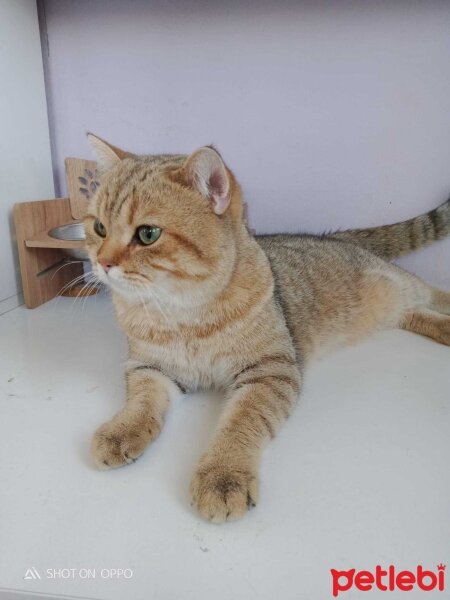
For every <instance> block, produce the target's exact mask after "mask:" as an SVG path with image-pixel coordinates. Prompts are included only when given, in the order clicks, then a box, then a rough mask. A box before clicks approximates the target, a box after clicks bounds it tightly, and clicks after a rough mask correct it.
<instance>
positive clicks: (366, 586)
mask: <svg viewBox="0 0 450 600" xmlns="http://www.w3.org/2000/svg"><path fill="white" fill-rule="evenodd" d="M330 572H331V578H332V587H333V596H334V597H336V596H338V595H339V593H340V592H347V591H348V590H350V589H352V588H353V587H355V588H356V589H358V590H360V591H361V592H370V590H372V589H374V588H375V589H377V590H380V591H382V592H393V591H394V590H400V591H402V592H410V591H411V590H414V589H419V590H423V591H424V592H431V591H432V590H436V589H437V590H439V591H440V592H443V591H444V588H445V565H443V564H440V565H438V566H437V571H436V572H434V571H426V570H425V569H424V568H423V567H422V565H417V568H416V570H415V571H399V572H398V573H397V571H396V569H395V567H394V565H390V566H389V567H388V568H387V569H383V568H382V567H381V566H380V565H377V566H376V567H375V571H374V572H372V571H356V569H349V570H348V571H337V570H336V569H331V571H330Z"/></svg>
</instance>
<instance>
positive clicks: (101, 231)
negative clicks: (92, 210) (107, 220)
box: [94, 219, 106, 238]
mask: <svg viewBox="0 0 450 600" xmlns="http://www.w3.org/2000/svg"><path fill="white" fill-rule="evenodd" d="M94 231H95V233H97V234H98V235H99V236H100V237H103V238H104V237H106V227H105V226H104V225H103V223H102V222H101V221H99V220H98V219H95V221H94Z"/></svg>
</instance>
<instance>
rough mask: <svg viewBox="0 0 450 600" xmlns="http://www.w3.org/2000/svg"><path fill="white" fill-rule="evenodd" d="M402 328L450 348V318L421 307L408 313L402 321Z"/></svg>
mask: <svg viewBox="0 0 450 600" xmlns="http://www.w3.org/2000/svg"><path fill="white" fill-rule="evenodd" d="M400 328H401V329H406V330H408V331H413V332H414V333H419V334H420V335H424V336H426V337H429V338H431V339H433V340H435V341H436V342H439V343H440V344H445V345H447V346H450V316H447V315H444V314H441V313H439V312H437V311H435V310H430V309H429V308H421V307H419V308H416V309H414V310H412V311H409V312H407V313H406V314H405V315H404V316H403V317H402V319H401V321H400Z"/></svg>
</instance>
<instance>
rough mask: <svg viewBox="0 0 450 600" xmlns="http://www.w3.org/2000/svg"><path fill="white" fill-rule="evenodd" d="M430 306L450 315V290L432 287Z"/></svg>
mask: <svg viewBox="0 0 450 600" xmlns="http://www.w3.org/2000/svg"><path fill="white" fill-rule="evenodd" d="M429 308H431V309H432V310H435V311H437V312H439V313H442V314H444V315H450V292H446V291H444V290H440V289H439V288H432V290H431V300H430V303H429Z"/></svg>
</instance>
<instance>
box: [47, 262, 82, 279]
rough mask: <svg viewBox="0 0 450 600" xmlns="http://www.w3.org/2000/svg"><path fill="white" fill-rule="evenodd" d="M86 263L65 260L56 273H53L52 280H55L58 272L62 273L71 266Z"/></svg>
mask: <svg viewBox="0 0 450 600" xmlns="http://www.w3.org/2000/svg"><path fill="white" fill-rule="evenodd" d="M82 262H84V261H82V260H64V262H63V264H62V265H60V266H59V267H58V268H57V269H55V271H54V272H53V274H52V276H51V279H53V278H54V276H55V275H56V273H58V271H60V270H61V269H63V268H64V267H68V266H69V265H76V264H77V263H82Z"/></svg>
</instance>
